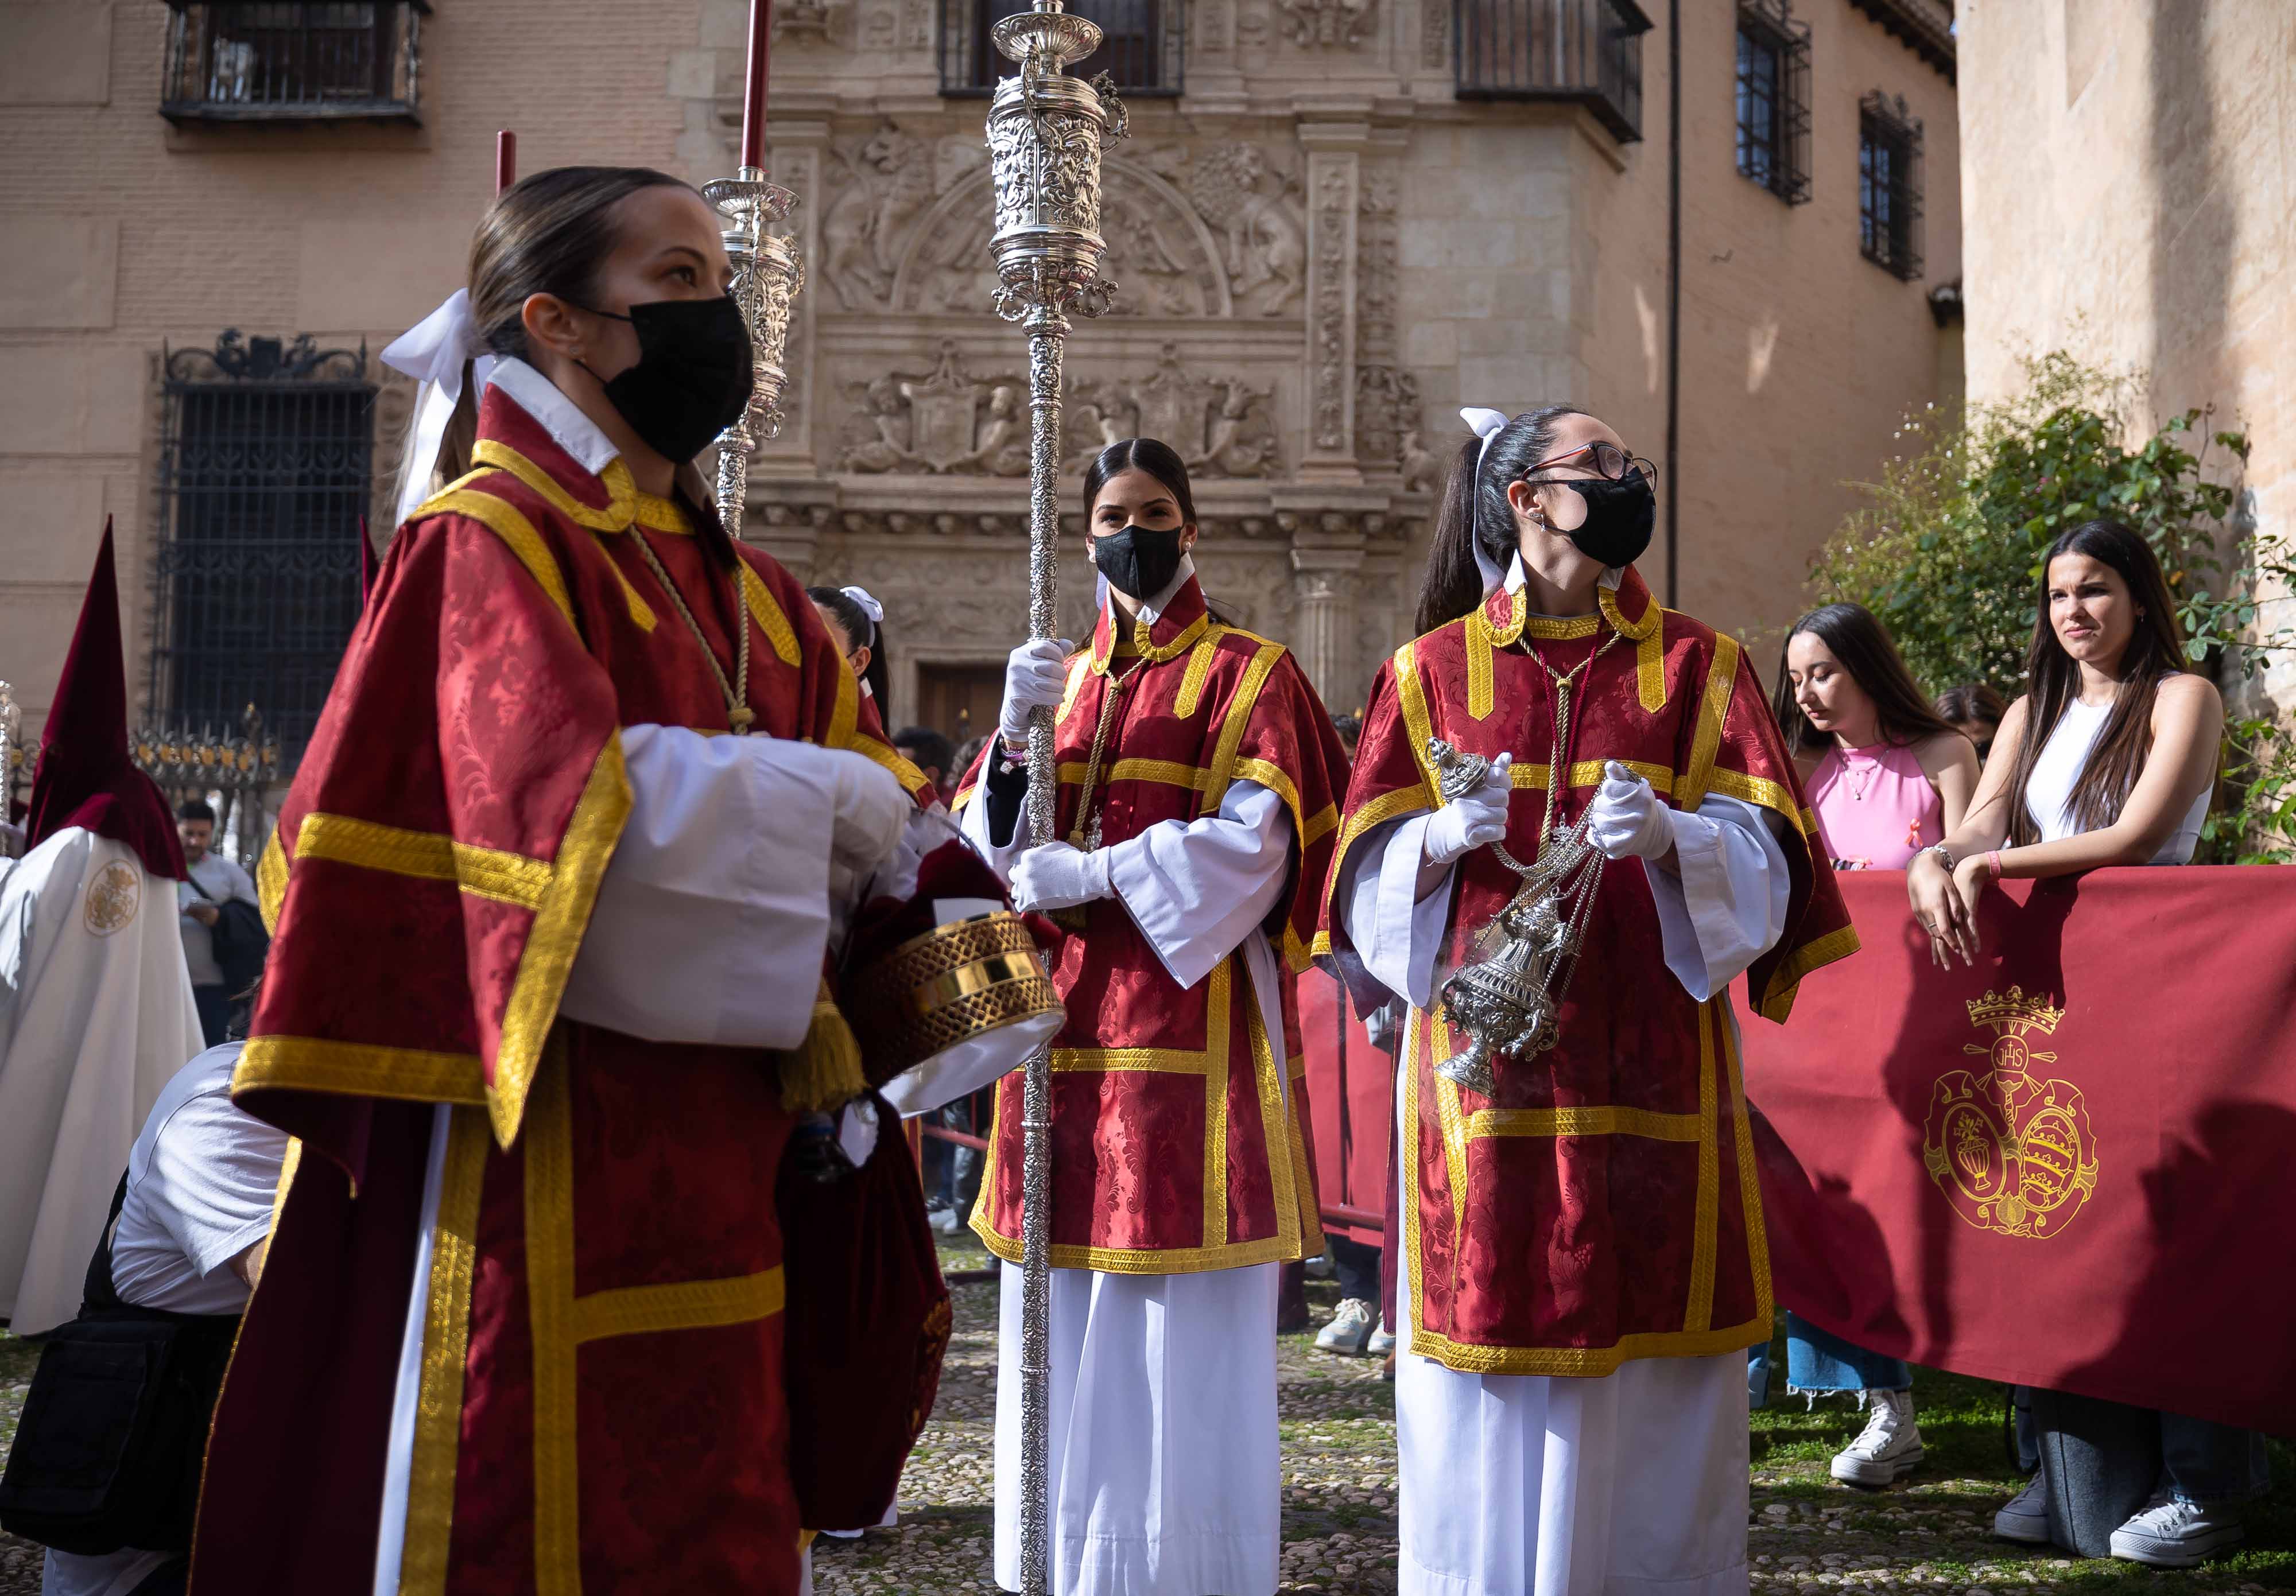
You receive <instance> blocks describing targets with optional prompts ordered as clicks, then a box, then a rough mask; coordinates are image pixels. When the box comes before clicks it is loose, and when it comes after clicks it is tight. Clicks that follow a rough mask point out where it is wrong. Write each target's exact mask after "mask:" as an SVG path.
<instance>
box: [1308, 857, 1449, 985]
mask: <svg viewBox="0 0 2296 1596" xmlns="http://www.w3.org/2000/svg"><path fill="white" fill-rule="evenodd" d="M1431 818H1432V814H1431V812H1430V813H1429V814H1406V815H1405V816H1403V817H1402V818H1401V819H1399V820H1390V821H1388V822H1386V823H1383V824H1381V825H1377V826H1374V827H1373V828H1372V830H1371V831H1369V832H1367V833H1366V834H1365V836H1364V837H1363V838H1362V839H1361V840H1359V841H1358V842H1357V844H1356V845H1355V847H1351V848H1349V850H1348V857H1347V860H1346V862H1345V863H1344V865H1343V866H1342V873H1341V877H1340V881H1339V885H1338V887H1337V888H1336V889H1335V890H1334V892H1333V904H1334V905H1335V906H1336V908H1337V910H1338V913H1339V916H1340V924H1341V929H1343V930H1345V931H1346V933H1347V936H1348V939H1349V941H1350V942H1351V943H1353V944H1354V945H1355V954H1356V957H1357V959H1358V960H1360V961H1361V962H1362V963H1363V967H1364V968H1365V970H1368V971H1369V972H1370V973H1371V976H1372V978H1373V979H1374V980H1375V981H1377V982H1378V983H1379V984H1380V985H1381V986H1384V987H1386V988H1387V989H1388V990H1389V991H1390V992H1392V993H1394V994H1396V995H1397V996H1398V997H1401V998H1404V999H1405V1000H1406V1001H1407V1002H1409V1003H1411V1005H1412V1006H1413V1007H1414V1008H1420V1009H1423V1008H1425V1007H1426V1006H1427V1005H1428V1003H1431V1001H1432V1000H1433V988H1434V985H1435V957H1436V955H1437V954H1439V953H1440V952H1441V951H1442V949H1443V932H1444V929H1445V928H1446V926H1447V923H1448V922H1449V920H1450V916H1451V887H1452V884H1453V882H1454V881H1455V880H1456V879H1457V876H1458V867H1457V866H1456V865H1453V866H1452V867H1451V868H1449V869H1447V870H1446V871H1444V872H1443V874H1442V879H1441V880H1439V881H1438V882H1437V883H1436V884H1435V885H1434V887H1433V888H1431V890H1430V891H1429V892H1428V893H1427V895H1426V896H1423V897H1422V896H1419V874H1420V868H1421V866H1422V864H1423V854H1424V852H1425V847H1426V839H1427V823H1428V821H1429V820H1430V819H1431Z"/></svg>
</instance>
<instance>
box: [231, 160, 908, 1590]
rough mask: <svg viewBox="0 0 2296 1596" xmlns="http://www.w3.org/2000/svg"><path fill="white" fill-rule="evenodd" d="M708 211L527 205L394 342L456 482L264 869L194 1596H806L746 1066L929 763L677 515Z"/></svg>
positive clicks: (683, 494) (792, 609)
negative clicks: (265, 1171)
mask: <svg viewBox="0 0 2296 1596" xmlns="http://www.w3.org/2000/svg"><path fill="white" fill-rule="evenodd" d="M719 226H720V218H718V217H717V216H716V214H715V213H714V212H712V210H711V209H710V208H709V206H708V205H707V204H706V203H704V202H703V201H702V200H701V196H700V195H699V194H697V193H695V192H693V190H692V189H691V188H688V187H687V186H686V185H685V184H683V183H680V182H677V181H676V179H674V178H670V177H668V176H663V175H662V174H660V173H658V172H651V171H644V170H636V169H625V168H562V169H560V170H556V171H550V172H544V173H540V174H537V176H532V177H529V178H528V179H527V180H525V181H524V182H522V183H521V184H518V185H517V186H516V187H514V188H512V190H510V191H509V192H507V193H506V194H504V196H503V197H502V198H501V199H500V200H498V201H496V204H495V206H494V209H492V210H491V211H490V212H489V213H488V216H487V217H486V219H485V221H484V222H483V223H482V225H480V230H479V234H478V238H477V241H476V243H475V245H474V248H473V250H472V257H471V282H470V288H469V291H468V294H467V298H464V297H463V296H458V297H457V299H456V300H455V301H451V302H450V304H449V306H448V307H447V308H446V309H444V310H442V312H441V313H440V315H439V317H437V318H434V319H433V321H432V322H430V323H425V325H424V327H423V328H422V329H418V332H417V334H415V335H410V340H411V342H410V343H408V344H407V345H406V346H405V347H402V346H394V349H395V350H396V351H397V352H398V357H399V358H401V359H405V358H407V357H408V356H409V355H410V354H412V355H414V356H422V355H423V354H424V353H426V352H427V353H430V354H432V355H437V354H439V352H440V351H443V352H444V358H443V360H441V361H439V362H437V363H434V364H433V366H432V367H431V369H433V370H442V371H443V372H445V373H447V374H448V375H450V376H451V377H452V379H454V380H455V381H456V382H457V383H459V384H460V385H461V388H460V391H461V392H462V394H463V398H464V405H463V413H462V414H461V415H460V416H458V417H457V419H456V420H455V422H451V423H449V424H447V426H446V427H445V428H444V431H445V434H446V436H447V440H448V444H449V446H450V447H452V446H454V441H455V438H457V437H460V438H470V437H471V432H470V431H469V430H467V429H468V427H469V423H470V416H469V405H470V403H471V401H475V446H472V447H471V449H470V456H471V458H470V463H471V465H472V466H473V467H474V469H473V470H471V472H470V474H468V475H465V476H462V477H460V478H459V479H456V480H455V481H453V482H452V483H451V484H449V485H448V486H447V487H446V488H445V490H444V491H443V492H439V493H438V494H437V495H435V496H432V497H430V498H428V500H427V502H424V503H422V504H421V505H420V507H419V508H417V509H416V510H415V511H414V513H413V515H412V516H411V518H410V519H408V520H407V521H406V525H405V526H404V527H403V528H401V530H400V531H399V533H398V536H397V538H396V539H395V541H394V542H393V544H392V545H391V548H390V552H389V558H388V560H387V561H386V562H385V564H384V567H383V569H382V573H381V580H380V583H379V585H378V586H377V588H376V590H375V593H374V594H373V599H372V601H371V602H370V604H369V608H368V610H367V613H366V616H365V618H364V620H363V621H362V622H361V623H360V626H359V627H358V630H357V633H356V634H355V635H354V637H353V640H352V642H351V646H350V650H349V652H348V655H347V656H346V658H345V659H344V661H343V665H342V667H341V670H340V674H339V675H338V676H337V678H336V682H335V684H334V689H333V692H332V695H331V696H330V698H329V700H328V703H327V708H326V710H325V713H324V716H322V718H321V720H320V723H319V727H318V730H317V733H316V735H315V737H314V738H313V741H312V742H311V745H310V749H309V751H308V752H307V755H306V756H305V758H304V761H303V764H302V767H301V770H300V772H299V774H298V775H297V778H296V781H295V784H294V789H293V791H292V792H291V795H290V796H289V798H288V800H287V803H286V806H285V807H284V808H283V811H282V813H281V814H280V823H279V830H278V833H277V835H276V837H275V839H274V841H273V844H272V847H271V848H270V850H269V851H268V852H267V853H266V856H265V859H264V861H263V867H262V870H261V872H260V884H261V887H262V890H263V896H264V898H265V904H266V913H267V914H268V915H269V916H270V917H272V918H273V919H274V921H275V925H276V928H277V930H276V940H275V943H274V945H273V947H272V953H271V962H270V966H269V970H268V975H267V978H266V983H265V987H264V994H263V998H262V1001H261V1003H260V1006H259V1008H258V1011H257V1014H256V1017H255V1022H254V1026H253V1032H252V1035H251V1036H250V1040H249V1042H248V1044H247V1050H246V1052H245V1055H244V1056H243V1058H242V1061H241V1063H240V1065H239V1068H238V1073H237V1075H236V1077H235V1079H234V1101H237V1102H238V1103H239V1104H240V1105H241V1106H242V1107H244V1108H246V1109H249V1110H250V1111H251V1112H253V1113H254V1114H256V1115H257V1116H258V1117H261V1118H264V1119H266V1120H269V1121H270V1122H271V1123H273V1124H275V1125H279V1126H281V1127H283V1128H284V1129H286V1130H289V1131H291V1132H292V1133H293V1134H295V1135H297V1136H298V1137H299V1138H300V1139H301V1142H300V1150H299V1161H294V1162H291V1166H290V1167H291V1171H292V1173H291V1175H290V1176H289V1177H288V1184H287V1185H286V1188H285V1197H284V1203H283V1211H282V1213H281V1215H280V1218H279V1222H278V1224H277V1227H276V1230H275V1235H274V1237H273V1240H272V1246H271V1252H270V1257H269V1265H268V1268H267V1270H266V1274H265V1277H264V1281H263V1285H262V1289H260V1290H259V1291H258V1293H257V1295H256V1297H255V1299H254V1302H253V1304H252V1305H251V1306H250V1310H249V1314H248V1317H247V1320H246V1323H245V1326H244V1329H243V1330H242V1337H241V1340H240V1343H239V1346H238V1350H237V1354H236V1356H235V1358H234V1364H233V1368H232V1372H231V1377H230V1379H229V1381H228V1383H227V1385H226V1387H225V1392H224V1395H223V1399H222V1402H221V1404H220V1406H219V1409H218V1412H217V1420H216V1426H215V1430H214V1436H213V1439H212V1443H211V1446H210V1450H209V1464H208V1471H207V1479H206V1484H205V1491H204V1495H203V1499H202V1507H201V1524H200V1534H199V1540H198V1543H197V1548H196V1551H195V1553H194V1570H193V1589H194V1590H195V1591H198V1592H201V1593H202V1596H270V1593H278V1596H286V1593H289V1592H293V1593H295V1596H304V1593H307V1592H335V1593H341V1596H350V1593H354V1592H367V1591H371V1590H372V1591H379V1592H386V1593H388V1592H409V1593H412V1592H455V1593H457V1596H480V1593H486V1596H493V1593H496V1592H499V1593H501V1596H514V1593H523V1592H538V1593H539V1596H570V1593H571V1592H578V1591H581V1590H584V1589H587V1590H588V1591H590V1592H593V1596H596V1593H598V1592H612V1591H639V1590H644V1591H736V1590H738V1591H760V1592H793V1591H795V1590H797V1589H798V1587H799V1580H800V1577H801V1576H800V1554H799V1518H798V1510H797V1505H796V1497H795V1494H794V1492H793V1487H792V1483H791V1474H790V1461H789V1457H788V1445H789V1441H790V1428H789V1423H788V1418H787V1415H788V1411H789V1410H788V1405H787V1400H786V1397H785V1395H784V1391H783V1312H782V1310H783V1274H782V1264H783V1240H782V1232H781V1229H780V1227H779V1224H778V1222H777V1219H776V1215H775V1179H774V1176H775V1168H776V1166H777V1165H778V1164H779V1162H780V1160H781V1158H782V1154H783V1149H784V1146H785V1144H786V1143H787V1142H788V1141H789V1138H790V1136H791V1133H792V1127H793V1125H795V1124H796V1116H795V1115H794V1114H793V1113H792V1112H791V1109H790V1108H789V1107H787V1106H785V1104H784V1101H783V1090H782V1084H783V1082H784V1081H786V1080H788V1079H790V1078H791V1077H790V1076H788V1075H787V1074H786V1073H784V1072H785V1071H786V1069H787V1068H788V1065H787V1062H786V1060H788V1059H789V1058H790V1057H791V1052H780V1053H777V1052H775V1051H773V1050H793V1052H794V1053H795V1054H796V1055H798V1056H804V1055H805V1053H806V1050H805V1049H804V1047H803V1046H802V1044H804V1042H805V1040H806V1038H807V1036H808V1030H809V1029H810V1028H812V1027H814V1026H815V1024H816V1002H817V999H818V994H819V993H820V989H821V980H822V972H823V969H824V950H825V948H826V947H827V946H828V945H829V941H830V938H831V937H832V921H834V920H835V919H836V918H837V917H838V916H839V914H840V913H841V911H842V910H843V909H844V908H847V907H849V906H850V904H852V902H853V900H854V894H855V890H856V888H857V885H858V884H859V883H860V882H861V881H862V880H864V879H865V878H866V877H868V876H869V875H870V874H871V872H873V871H875V870H876V869H877V868H878V867H879V866H880V865H881V863H883V862H884V861H886V860H887V859H888V858H889V857H890V855H892V854H893V852H894V851H895V849H896V847H897V845H898V844H899V843H900V842H901V840H902V838H903V834H904V831H905V828H906V827H908V826H909V825H910V824H911V823H912V817H913V816H914V814H916V813H917V810H916V806H915V805H914V802H913V800H912V799H911V798H910V797H909V795H908V792H906V791H905V790H904V789H905V788H907V789H911V790H914V787H916V786H917V785H918V784H919V783H920V781H921V778H919V777H918V776H917V775H916V773H914V771H913V770H911V769H910V768H909V767H908V766H907V765H905V764H904V763H902V762H901V761H899V760H898V759H897V758H896V757H894V756H893V755H892V754H891V752H890V750H889V749H886V748H885V747H884V746H883V744H882V743H881V741H879V735H878V728H877V724H876V721H875V717H874V716H873V713H871V712H870V711H869V710H868V709H867V708H865V707H864V706H862V705H861V703H860V701H859V697H858V694H857V692H856V689H855V686H854V682H853V677H852V673H851V672H849V670H847V669H846V667H845V662H844V661H843V659H840V657H839V654H838V651H837V649H836V647H835V645H834V644H832V642H831V641H830V639H829V637H828V636H827V634H825V633H824V630H823V629H822V627H821V625H820V623H819V621H818V620H817V619H816V617H815V615H814V612H813V607H812V606H811V605H810V604H809V603H808V602H806V599H805V595H804V593H803V591H802V590H801V589H800V588H799V586H798V585H797V584H796V583H795V582H794V581H793V580H792V579H791V577H790V576H789V575H788V573H787V572H785V571H783V569H781V568H780V567H779V566H778V565H776V564H775V562H774V561H772V560H771V559H768V558H767V557H766V556H765V555H763V554H760V553H758V552H756V551H754V550H751V549H749V548H745V547H742V546H740V545H738V544H735V543H734V542H733V541H732V540H731V539H729V538H728V537H727V536H726V534H725V532H724V531H723V529H722V528H720V526H719V524H718V522H717V519H716V517H715V516H714V515H713V514H712V513H711V512H710V511H709V507H708V505H707V503H706V502H705V501H704V500H703V499H702V497H701V494H700V491H699V479H698V477H696V476H695V475H694V474H693V471H692V469H691V465H690V462H691V460H692V458H693V454H695V453H696V452H697V451H698V450H700V449H701V447H702V446H704V445H706V444H707V443H708V442H709V440H710V439H711V438H713V437H715V436H716V434H717V432H718V430H720V429H722V428H723V427H724V426H725V425H726V423H727V422H730V421H732V420H733V419H734V416H735V415H736V414H738V413H739V412H740V409H741V407H742V405H744V404H745V403H746V402H747V400H748V397H749V392H750V376H749V373H750V345H749V338H748V333H747V330H746V328H745V327H744V325H743V323H742V316H741V315H740V312H739V311H738V309H737V308H736V307H734V303H733V301H732V300H731V299H728V298H727V297H726V283H727V280H728V276H729V268H728V266H727V263H726V255H725V252H724V250H723V249H722V247H721V245H720V242H719ZM426 347H427V348H426ZM465 354H469V355H471V356H476V357H477V364H475V366H473V367H468V368H466V367H465V366H464V364H463V355H465ZM445 419H446V418H445V417H444V416H443V415H440V416H433V415H430V414H427V413H426V416H425V422H426V430H425V432H424V433H423V436H424V437H425V438H436V437H437V436H438V435H439V429H438V428H437V427H435V426H433V425H430V423H431V422H436V421H444V420H445ZM418 491H419V489H418ZM728 733H731V735H728ZM824 1024H825V1022H824Z"/></svg>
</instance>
